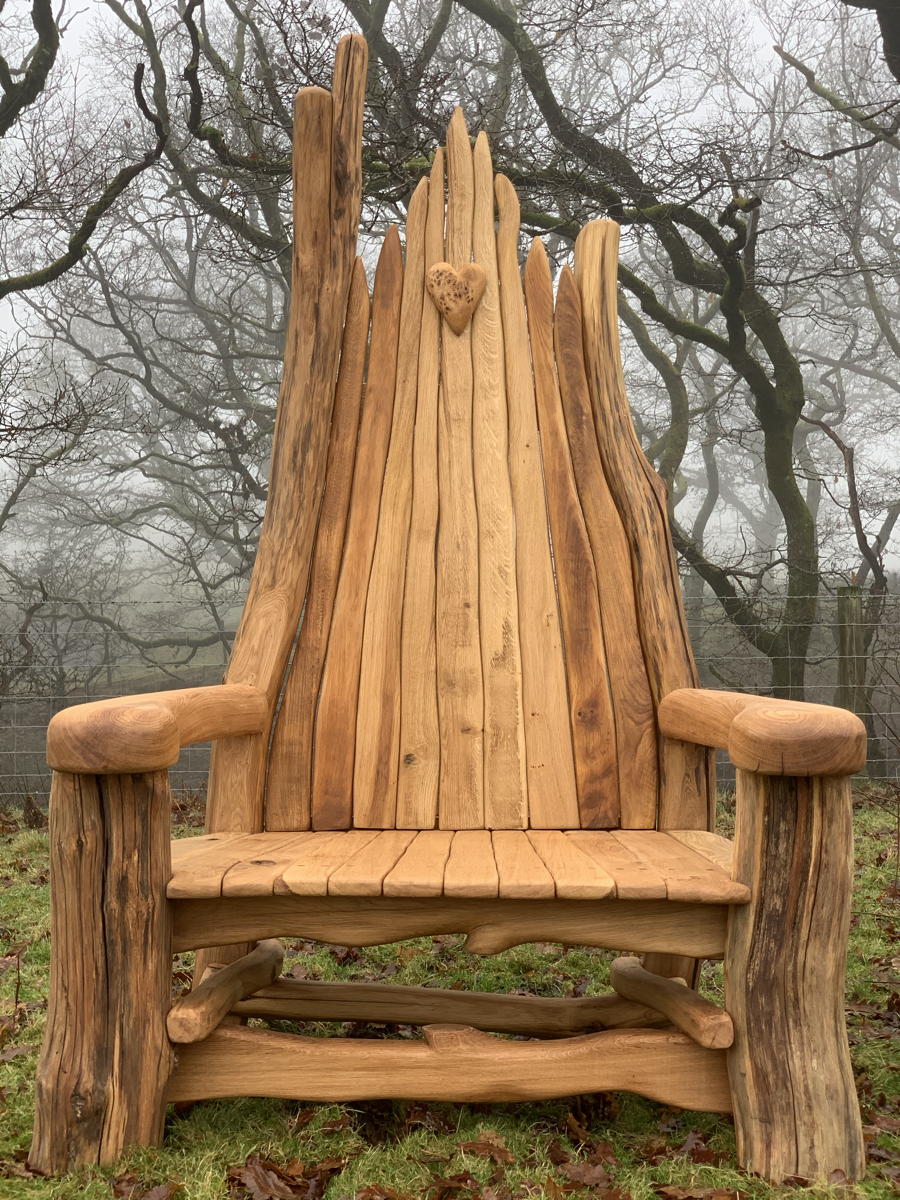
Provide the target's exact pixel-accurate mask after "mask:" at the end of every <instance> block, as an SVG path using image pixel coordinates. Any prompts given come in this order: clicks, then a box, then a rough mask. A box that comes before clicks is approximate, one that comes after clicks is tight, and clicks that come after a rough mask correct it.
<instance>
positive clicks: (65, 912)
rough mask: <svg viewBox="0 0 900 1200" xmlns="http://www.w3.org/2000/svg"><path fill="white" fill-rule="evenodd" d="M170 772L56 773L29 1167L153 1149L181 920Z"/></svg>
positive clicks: (65, 1165)
mask: <svg viewBox="0 0 900 1200" xmlns="http://www.w3.org/2000/svg"><path fill="white" fill-rule="evenodd" d="M170 808H171V797H170V794H169V785H168V779H167V777H166V774H165V772H163V771H159V772H155V773H153V774H146V775H107V776H90V775H70V774H62V773H57V774H55V775H54V780H53V790H52V794H51V798H50V875H51V913H50V932H51V939H52V947H53V959H52V963H51V968H50V997H49V1005H48V1010H47V1028H46V1033H45V1036H44V1044H43V1047H42V1050H41V1057H40V1061H39V1064H38V1072H37V1085H36V1101H35V1125H34V1135H33V1139H32V1143H31V1151H30V1154H29V1162H30V1164H31V1166H32V1168H33V1169H34V1170H36V1171H42V1172H47V1173H55V1172H57V1171H63V1170H67V1169H69V1168H72V1167H75V1166H79V1165H82V1164H89V1163H106V1162H112V1161H113V1160H115V1159H117V1158H119V1157H120V1156H121V1154H122V1152H123V1151H124V1149H125V1147H126V1146H131V1145H158V1144H159V1142H160V1140H161V1138H162V1132H163V1118H164V1115H165V1098H164V1097H165V1088H166V1085H167V1082H168V1078H169V1073H170V1071H171V1068H172V1062H173V1058H172V1051H171V1048H170V1046H169V1041H168V1038H167V1037H166V1028H165V1014H166V1010H167V1009H168V1006H169V988H170V972H171V961H172V959H171V955H172V914H171V910H170V908H169V905H168V904H167V903H166V898H165V895H166V891H165V889H166V881H167V879H168V877H169V870H170V869H169V861H170V860H169V819H170Z"/></svg>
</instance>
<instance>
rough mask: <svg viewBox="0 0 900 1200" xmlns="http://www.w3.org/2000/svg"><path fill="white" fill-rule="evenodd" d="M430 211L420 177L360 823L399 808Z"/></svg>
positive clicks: (360, 754) (380, 556) (361, 709)
mask: <svg viewBox="0 0 900 1200" xmlns="http://www.w3.org/2000/svg"><path fill="white" fill-rule="evenodd" d="M427 212H428V182H427V180H424V179H423V180H422V181H421V182H420V183H419V186H418V187H417V188H416V191H415V194H414V195H413V197H412V200H411V202H410V206H409V213H408V216H407V222H406V267H405V270H404V272H403V297H402V301H401V305H400V340H399V346H398V349H397V384H396V393H395V396H394V411H393V418H392V425H391V441H390V447H389V449H388V457H387V465H386V466H385V471H384V484H383V486H382V489H381V509H380V513H379V517H378V532H377V535H376V540H375V552H374V555H373V558H372V571H371V574H370V576H369V591H368V596H367V598H366V618H365V627H364V632H363V649H362V662H361V664H360V677H359V705H358V710H357V719H356V765H355V767H354V781H353V824H354V825H355V826H357V827H359V828H367V827H372V828H376V829H387V828H390V827H392V826H393V825H394V823H395V820H396V815H397V763H398V750H399V745H400V633H401V628H402V621H403V594H404V584H405V576H406V551H407V542H408V539H409V518H410V502H411V500H412V470H413V461H412V452H413V427H414V425H415V419H416V375H417V369H418V362H419V322H420V321H421V319H422V299H423V296H424V292H425V265H424V260H425V219H426V216H427Z"/></svg>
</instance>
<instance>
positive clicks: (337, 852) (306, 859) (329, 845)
mask: <svg viewBox="0 0 900 1200" xmlns="http://www.w3.org/2000/svg"><path fill="white" fill-rule="evenodd" d="M377 836H378V834H377V833H376V832H375V830H374V829H351V830H350V831H349V832H347V833H318V834H316V836H315V837H313V838H310V839H309V840H308V841H306V842H304V843H303V845H302V846H301V847H300V849H299V852H298V853H297V856H296V857H295V858H294V861H293V862H292V863H291V864H290V866H288V867H285V869H284V870H283V871H282V873H281V877H280V878H279V879H276V881H275V894H276V895H289V894H291V895H294V896H327V895H328V880H329V879H330V878H331V876H332V875H333V874H334V872H335V871H337V870H338V869H339V868H340V867H342V866H343V865H344V863H345V862H346V861H347V860H348V859H349V858H352V857H353V855H354V854H357V853H358V852H359V851H360V850H363V849H364V848H365V847H366V846H368V845H369V843H370V842H372V841H374V839H375V838H376V837H377Z"/></svg>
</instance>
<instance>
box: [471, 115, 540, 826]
mask: <svg viewBox="0 0 900 1200" xmlns="http://www.w3.org/2000/svg"><path fill="white" fill-rule="evenodd" d="M473 160H474V168H475V206H474V220H473V229H472V251H473V256H474V259H475V262H476V263H477V264H478V265H479V266H480V267H481V268H482V269H483V271H484V274H485V290H484V295H483V297H482V299H481V303H480V304H479V306H478V308H477V310H476V311H475V315H474V316H473V318H472V369H473V379H474V403H473V415H472V425H473V447H472V450H473V461H474V473H475V502H476V505H477V508H478V587H479V622H480V633H481V670H482V677H483V679H484V820H485V825H487V826H488V827H489V828H491V829H521V828H522V827H523V826H524V825H526V824H527V791H526V789H527V783H526V779H525V729H524V719H523V718H524V714H523V711H522V664H521V658H520V653H519V607H518V595H517V586H516V529H515V520H514V517H513V508H512V488H511V484H510V478H509V446H508V432H507V428H508V414H507V407H506V379H505V362H504V354H503V325H502V320H501V316H500V287H499V279H498V276H497V246H496V241H495V238H494V171H493V167H492V165H491V153H490V149H489V148H488V140H487V134H485V133H479V135H478V137H477V138H476V140H475V151H474V155H473Z"/></svg>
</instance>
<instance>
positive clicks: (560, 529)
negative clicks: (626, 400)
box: [525, 239, 619, 829]
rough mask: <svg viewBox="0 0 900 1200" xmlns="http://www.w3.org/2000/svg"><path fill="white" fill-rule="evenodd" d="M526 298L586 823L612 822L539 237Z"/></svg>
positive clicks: (599, 659)
mask: <svg viewBox="0 0 900 1200" xmlns="http://www.w3.org/2000/svg"><path fill="white" fill-rule="evenodd" d="M525 302H526V306H527V308H528V331H529V334H530V337H531V358H532V363H533V366H534V385H535V395H536V398H537V409H538V421H539V425H540V436H541V449H542V457H543V463H544V478H545V480H546V485H547V509H548V512H549V515H550V532H551V536H552V539H553V557H554V564H555V566H556V586H557V590H558V593H559V611H560V618H561V622H562V630H563V641H564V646H565V655H566V676H567V679H568V684H569V720H570V722H571V726H572V746H573V750H574V754H575V778H576V780H577V783H578V812H579V820H580V824H581V825H582V827H584V828H595V829H596V828H602V829H609V828H611V827H613V826H615V825H618V823H619V778H618V771H617V766H616V728H615V717H614V714H613V708H612V699H611V696H610V691H609V680H608V668H607V663H606V651H605V649H604V646H603V629H602V626H601V623H600V599H599V592H598V587H597V574H596V571H595V569H594V559H593V556H592V554H591V543H590V540H589V538H588V533H587V528H586V527H585V523H584V513H583V512H582V509H581V501H580V499H579V497H578V490H577V487H576V485H575V475H574V472H573V470H572V460H571V456H570V454H569V441H568V435H567V433H566V425H565V418H564V416H563V411H562V402H561V399H560V392H559V383H558V381H557V377H556V368H555V364H554V359H553V286H552V282H551V279H550V264H549V263H548V261H547V254H546V252H545V250H544V247H543V243H542V242H540V241H539V240H537V239H535V240H534V241H533V242H532V244H531V252H530V254H529V255H528V261H527V263H526V265H525Z"/></svg>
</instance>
